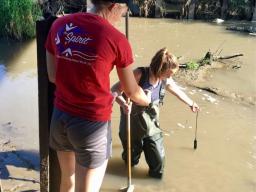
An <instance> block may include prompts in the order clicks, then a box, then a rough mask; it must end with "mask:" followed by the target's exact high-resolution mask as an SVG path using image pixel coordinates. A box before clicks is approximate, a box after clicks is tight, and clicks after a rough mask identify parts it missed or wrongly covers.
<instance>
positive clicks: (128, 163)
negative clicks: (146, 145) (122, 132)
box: [126, 98, 132, 188]
mask: <svg viewBox="0 0 256 192" xmlns="http://www.w3.org/2000/svg"><path fill="white" fill-rule="evenodd" d="M127 104H128V105H129V104H130V98H128V99H127ZM130 120H131V118H130V113H128V114H127V116H126V126H127V127H126V132H127V175H128V182H127V184H128V188H129V187H130V186H131V184H132V182H131V180H132V170H131V121H130Z"/></svg>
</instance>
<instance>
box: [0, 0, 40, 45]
mask: <svg viewBox="0 0 256 192" xmlns="http://www.w3.org/2000/svg"><path fill="white" fill-rule="evenodd" d="M41 14H42V13H41V10H40V7H39V5H38V4H37V3H35V1H34V0H0V18H1V20H0V36H1V37H10V38H13V39H18V40H22V39H28V38H32V37H34V36H35V22H36V20H37V19H38V18H39V17H40V16H41Z"/></svg>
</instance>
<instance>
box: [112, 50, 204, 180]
mask: <svg viewBox="0 0 256 192" xmlns="http://www.w3.org/2000/svg"><path fill="white" fill-rule="evenodd" d="M178 69H179V63H178V61H177V58H176V57H175V56H174V55H173V54H171V53H170V52H168V50H167V49H166V48H162V49H160V50H159V51H157V53H156V54H155V56H154V57H153V58H152V61H151V63H150V65H149V67H139V68H137V69H135V70H134V76H135V79H136V80H137V82H138V84H139V85H140V86H141V87H142V88H143V90H144V91H145V93H146V94H147V96H148V97H149V98H150V99H151V104H150V105H149V106H148V107H142V106H138V105H136V103H133V104H132V106H131V104H130V105H128V104H127V103H126V95H125V94H124V93H123V91H122V87H121V84H120V82H118V83H116V84H114V85H113V87H112V89H111V90H112V92H113V93H115V94H116V95H118V96H117V97H116V102H117V103H118V104H119V105H120V112H121V118H120V125H119V137H120V140H121V142H122V146H123V153H122V159H123V160H124V161H125V162H126V161H127V137H126V114H128V113H130V121H131V122H130V126H131V127H130V129H131V165H132V166H135V165H137V164H138V163H139V159H140V156H141V153H142V151H144V154H145V159H146V162H147V164H148V166H149V176H150V177H154V178H159V179H160V178H162V175H163V171H164V158H165V152H164V146H163V133H162V130H161V129H160V126H159V107H160V105H161V104H162V103H163V98H164V95H165V90H167V91H168V92H170V93H172V94H174V95H175V96H176V97H178V98H179V99H180V100H181V101H183V102H184V103H185V104H187V105H188V106H189V107H190V108H191V110H192V111H193V112H197V111H198V110H199V107H198V105H197V104H196V103H195V102H194V101H193V100H192V99H190V98H189V97H188V96H187V95H186V94H185V93H184V92H183V91H182V90H181V89H180V88H179V86H177V85H176V83H175V82H174V80H173V79H172V75H173V74H174V73H176V72H177V71H178Z"/></svg>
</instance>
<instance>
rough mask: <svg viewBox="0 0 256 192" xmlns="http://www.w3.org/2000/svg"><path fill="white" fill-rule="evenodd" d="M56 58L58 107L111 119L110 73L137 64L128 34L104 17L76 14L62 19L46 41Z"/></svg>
mask: <svg viewBox="0 0 256 192" xmlns="http://www.w3.org/2000/svg"><path fill="white" fill-rule="evenodd" d="M45 47H46V49H47V50H48V51H49V52H50V53H52V54H53V55H54V56H55V60H56V80H55V84H56V91H55V102H54V104H55V106H56V107H57V108H58V109H60V110H62V111H65V112H67V113H69V114H71V115H75V116H79V117H82V118H85V119H88V120H92V121H108V120H110V118H111V112H112V101H113V97H112V95H111V92H110V78H109V74H110V72H111V70H112V69H113V67H114V65H116V66H117V67H119V68H124V67H126V66H128V65H130V64H131V63H133V56H132V51H131V47H130V44H129V42H128V41H127V39H126V37H125V36H124V34H122V33H121V32H119V31H118V30H117V29H116V28H114V27H113V26H112V25H111V24H110V23H109V22H108V21H107V20H105V19H104V18H102V17H100V16H97V15H94V14H90V13H76V14H72V15H68V16H64V17H61V18H58V19H57V20H56V21H55V22H54V23H53V25H52V27H51V30H50V32H49V34H48V38H47V41H46V44H45Z"/></svg>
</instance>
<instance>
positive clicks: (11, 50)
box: [0, 39, 34, 66]
mask: <svg viewBox="0 0 256 192" xmlns="http://www.w3.org/2000/svg"><path fill="white" fill-rule="evenodd" d="M33 41H34V39H32V40H26V41H21V42H17V41H14V40H6V39H0V50H1V52H0V64H4V65H5V66H8V65H10V64H12V63H14V62H13V61H14V60H15V59H17V58H19V57H20V56H21V55H22V54H23V52H24V50H26V49H27V47H28V46H29V45H30V44H31V43H32V42H33Z"/></svg>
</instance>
